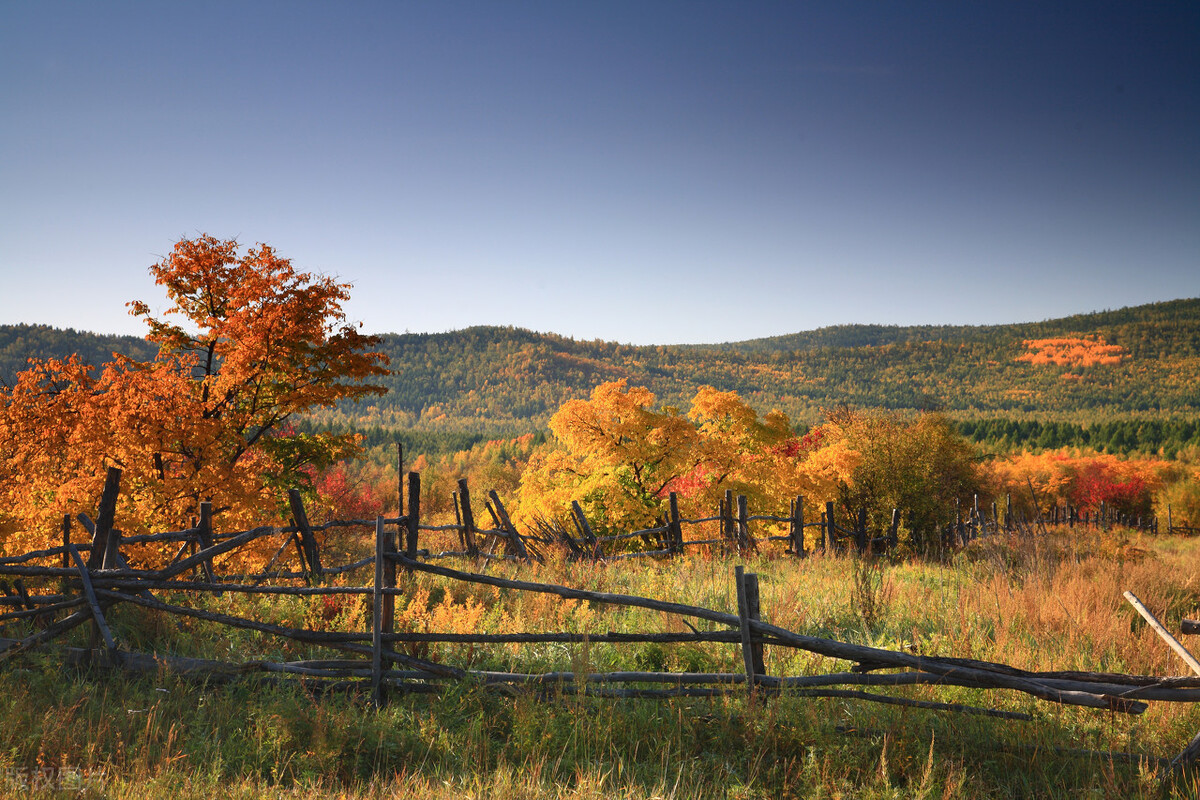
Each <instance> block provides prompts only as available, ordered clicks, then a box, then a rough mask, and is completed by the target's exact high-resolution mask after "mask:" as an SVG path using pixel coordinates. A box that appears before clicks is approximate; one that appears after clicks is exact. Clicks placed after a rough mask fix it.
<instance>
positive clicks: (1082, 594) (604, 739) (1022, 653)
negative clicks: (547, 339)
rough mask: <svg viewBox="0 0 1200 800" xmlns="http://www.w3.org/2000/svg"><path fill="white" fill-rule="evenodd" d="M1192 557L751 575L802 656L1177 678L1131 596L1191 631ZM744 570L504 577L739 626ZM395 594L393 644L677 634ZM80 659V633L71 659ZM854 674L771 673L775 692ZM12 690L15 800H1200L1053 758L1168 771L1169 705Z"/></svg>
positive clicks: (1081, 546)
mask: <svg viewBox="0 0 1200 800" xmlns="http://www.w3.org/2000/svg"><path fill="white" fill-rule="evenodd" d="M1198 545H1200V542H1193V541H1188V540H1163V541H1155V540H1152V539H1149V538H1145V537H1141V538H1137V537H1133V538H1131V537H1121V536H1117V535H1114V536H1109V537H1104V538H1100V537H1090V536H1089V537H1088V538H1086V539H1075V540H1068V539H1065V538H1059V537H1052V538H1050V539H1045V540H1039V541H1038V542H1035V543H1029V542H1026V543H1018V544H1016V545H1010V544H1008V543H1004V542H1001V541H999V540H995V541H989V542H979V543H976V544H975V545H973V546H972V547H971V548H970V549H968V550H967V551H964V552H962V553H959V554H957V555H956V556H954V558H953V559H951V560H949V561H947V562H944V563H940V562H920V561H902V562H898V563H889V562H880V563H879V564H878V565H876V566H872V567H866V568H864V567H863V566H862V565H860V564H858V563H857V562H856V561H855V560H854V559H852V558H812V559H808V560H806V561H795V560H792V559H788V558H782V557H774V558H769V557H761V558H755V559H750V560H748V561H747V562H746V567H747V569H749V570H752V571H757V572H758V573H759V575H760V581H761V585H762V606H763V615H764V617H765V618H766V619H767V620H768V621H770V622H773V623H775V624H779V625H782V626H784V627H788V628H792V629H794V630H797V631H800V632H803V633H808V634H814V635H822V636H830V637H837V638H839V639H844V640H847V641H852V642H858V643H863V644H872V645H877V646H881V647H889V648H905V649H909V650H916V651H919V652H925V653H929V654H931V655H934V654H936V655H941V656H968V657H975V658H984V659H989V660H994V661H1002V662H1005V663H1012V664H1014V665H1015V666H1021V667H1026V668H1035V669H1097V670H1100V669H1103V670H1113V671H1123V672H1147V673H1156V674H1179V673H1180V672H1182V670H1183V666H1182V664H1181V662H1179V661H1178V660H1177V659H1176V657H1175V656H1174V655H1173V654H1172V653H1171V652H1170V651H1169V650H1168V649H1167V647H1166V646H1165V645H1164V644H1162V643H1161V642H1160V641H1159V640H1158V639H1157V637H1155V636H1154V634H1153V633H1152V632H1150V631H1149V630H1148V629H1147V628H1146V627H1145V626H1144V625H1142V624H1140V622H1139V619H1138V618H1137V616H1136V613H1135V612H1133V610H1132V609H1131V608H1129V607H1128V606H1126V605H1125V604H1124V601H1123V600H1122V599H1121V597H1120V589H1121V588H1129V589H1132V590H1133V591H1135V592H1136V593H1137V594H1139V596H1140V597H1141V598H1142V599H1143V601H1145V602H1146V603H1147V605H1148V606H1150V607H1151V608H1152V609H1153V610H1155V611H1156V612H1158V613H1159V614H1160V616H1161V618H1162V619H1163V621H1164V623H1166V624H1167V626H1168V627H1169V628H1171V629H1173V630H1178V621H1179V618H1180V617H1183V616H1189V617H1195V616H1200V614H1198V613H1197V609H1198V608H1200V585H1198V584H1197V578H1196V577H1195V576H1196V575H1197V573H1198V570H1197V569H1196V562H1197V558H1198V556H1200V547H1198ZM733 566H734V562H732V561H728V560H723V559H720V558H708V557H702V556H696V557H690V558H686V559H679V560H675V561H671V562H664V563H654V564H645V565H642V566H640V567H635V566H633V565H630V564H623V565H620V566H595V565H590V564H565V563H558V564H551V565H546V566H543V567H534V568H531V567H525V566H510V567H505V568H502V569H500V570H499V571H501V572H505V573H508V572H511V573H512V574H514V575H520V576H521V577H525V578H529V579H533V580H545V581H548V582H556V583H564V584H568V585H573V586H580V587H584V588H595V589H602V590H604V591H612V592H622V593H630V594H643V595H647V596H652V597H660V598H664V599H671V600H677V601H680V602H686V603H693V604H696V605H704V606H709V607H712V608H717V609H725V610H732V609H733V608H735V603H734V599H733V580H732V572H733ZM403 580H407V581H409V583H408V584H407V585H408V588H410V589H411V590H412V594H411V596H412V597H416V598H418V600H419V602H416V603H413V604H410V606H411V607H408V606H404V604H398V622H399V624H400V625H401V626H408V627H410V628H412V629H422V628H421V626H423V625H429V624H431V623H432V622H434V621H441V622H443V623H444V622H445V621H446V620H454V619H456V616H455V615H456V614H457V615H459V617H461V619H462V620H465V622H464V623H463V624H464V625H466V624H468V623H469V624H470V625H471V626H474V627H478V628H479V629H481V630H489V631H515V630H581V631H592V632H600V631H607V630H638V629H641V630H644V629H648V628H649V629H655V630H686V628H685V627H684V626H683V625H682V623H681V622H679V621H678V619H676V618H669V617H667V616H665V615H662V614H659V613H657V612H649V611H644V610H635V609H614V608H607V607H592V606H589V605H588V604H585V603H563V602H562V601H559V600H557V599H554V598H549V597H546V596H540V595H531V594H522V595H519V596H518V595H516V594H515V593H512V592H504V591H499V590H495V589H492V588H489V587H482V586H462V585H457V586H450V585H447V584H445V583H444V582H442V581H441V580H440V579H432V578H429V577H427V576H415V577H411V578H404V579H403ZM194 602H197V603H199V604H203V605H204V606H205V607H207V608H211V609H213V610H220V611H224V612H227V613H238V614H252V615H255V616H257V617H259V618H261V619H264V620H268V621H281V622H287V623H288V624H306V625H310V626H312V625H321V624H327V625H331V626H333V625H338V626H344V625H346V624H351V625H354V624H362V623H364V622H365V619H366V616H365V613H366V611H368V610H369V607H368V605H367V604H366V602H365V601H351V602H348V603H346V604H344V605H342V606H338V607H337V608H332V609H331V608H328V607H323V606H319V605H317V603H318V602H319V601H312V602H310V601H307V600H304V601H301V600H296V599H292V598H289V599H278V598H275V599H268V598H265V597H262V596H251V597H245V596H232V595H225V596H223V597H220V598H204V599H202V600H195V601H194ZM864 604H865V605H867V606H870V611H869V613H864ZM471 609H474V611H471ZM439 614H440V615H441V616H439ZM110 621H111V623H112V626H113V629H114V633H115V635H116V636H117V638H118V640H119V641H121V642H122V643H126V644H127V646H129V647H130V648H131V649H134V648H136V649H141V650H143V651H145V650H157V651H158V652H170V653H172V654H177V655H192V656H200V657H207V658H223V659H226V660H237V661H240V660H250V659H255V658H289V659H294V658H304V657H308V656H310V655H317V654H318V653H321V652H328V651H318V650H315V649H311V648H307V647H301V646H295V645H288V644H280V643H279V642H276V641H273V640H266V639H264V638H263V637H260V636H258V635H257V634H250V633H246V632H237V631H235V632H229V631H228V630H227V629H219V628H217V627H216V626H213V625H211V624H208V623H202V622H195V621H190V620H188V621H183V622H182V623H180V622H179V621H177V620H174V619H163V618H161V617H159V616H158V615H155V614H152V613H149V612H146V611H144V610H139V609H134V608H132V607H120V608H117V609H114V610H113V612H112V615H111V620H110ZM10 635H11V634H10ZM84 642H86V631H82V630H81V631H80V632H79V633H78V635H77V637H76V639H75V643H76V644H81V643H84ZM1185 643H1186V642H1185ZM428 655H430V656H432V657H435V658H438V659H441V660H444V661H447V662H450V663H455V664H458V665H460V666H472V667H475V668H482V667H487V668H498V669H512V670H521V671H525V670H535V671H536V670H543V669H561V670H577V671H578V670H591V671H606V670H609V669H669V670H705V671H709V670H712V671H717V670H729V671H738V670H740V665H741V657H740V653H739V651H738V649H737V648H736V647H734V646H731V645H671V646H664V645H603V644H595V643H593V644H590V645H588V646H587V647H586V650H585V648H584V647H583V646H582V645H578V646H563V645H520V646H517V645H496V646H492V647H476V648H473V649H471V650H470V651H467V650H465V649H463V648H453V647H450V646H442V645H437V646H433V647H431V648H430V649H429V651H428ZM845 667H846V665H845V663H844V662H843V663H840V664H839V663H838V662H833V661H830V660H827V659H823V658H819V657H817V656H813V655H811V654H808V653H802V652H796V651H789V650H784V649H782V648H771V647H768V648H767V669H768V671H769V672H770V673H772V674H803V673H810V674H815V673H821V672H832V671H839V670H841V669H844V668H845ZM2 674H3V676H4V677H3V680H4V688H5V691H4V692H0V796H8V795H17V794H20V792H19V790H18V784H17V782H18V780H19V779H20V778H21V777H22V776H25V777H28V776H30V775H35V774H41V775H43V776H48V777H46V778H45V779H44V780H43V781H42V784H41V786H40V788H38V789H37V791H34V792H32V793H31V794H30V795H29V796H35V797H37V796H44V797H59V796H61V797H66V796H70V797H89V796H91V797H119V798H150V797H182V798H191V797H197V798H199V797H212V796H229V797H247V798H250V797H302V798H316V797H348V798H360V797H361V798H373V797H381V798H382V797H410V796H411V797H432V798H443V797H445V798H450V797H463V796H466V797H480V798H482V797H495V798H526V797H529V798H535V797H536V798H542V797H553V798H557V797H563V798H568V797H569V798H593V797H595V798H601V797H605V798H607V797H629V798H647V799H648V798H709V797H735V798H741V797H755V798H757V797H763V798H767V797H772V798H774V797H802V798H809V797H811V798H818V797H821V798H824V797H855V798H860V797H861V798H909V797H929V798H943V797H945V798H959V797H963V798H967V797H969V798H1010V797H1097V798H1110V797H1111V798H1118V797H1120V798H1126V797H1133V798H1158V797H1180V798H1182V797H1194V796H1195V795H1196V793H1197V790H1198V789H1200V783H1197V781H1196V778H1195V777H1194V776H1192V777H1185V778H1183V779H1182V780H1177V781H1175V782H1174V783H1173V784H1171V785H1170V786H1169V787H1168V788H1167V789H1166V790H1163V791H1160V788H1159V787H1160V781H1161V779H1162V777H1163V776H1162V775H1161V773H1159V772H1158V771H1157V770H1156V769H1154V768H1151V767H1139V766H1138V765H1136V764H1126V763H1120V762H1116V763H1113V762H1110V761H1108V760H1106V759H1100V758H1095V757H1090V758H1085V757H1075V756H1069V755H1065V754H1063V753H1060V752H1058V750H1059V749H1062V748H1077V749H1089V750H1103V751H1122V752H1136V753H1145V754H1152V755H1156V756H1167V757H1173V756H1174V755H1175V754H1176V753H1177V752H1178V751H1179V750H1180V749H1182V747H1183V746H1184V745H1185V744H1186V743H1187V742H1188V741H1189V740H1190V739H1191V737H1192V736H1193V735H1194V734H1195V733H1196V732H1197V731H1198V730H1200V711H1198V710H1197V709H1195V708H1193V707H1191V706H1187V705H1167V704H1161V703H1160V704H1154V705H1152V707H1151V709H1150V710H1149V711H1147V712H1146V713H1145V714H1144V715H1142V716H1140V717H1131V716H1125V715H1115V714H1108V713H1105V712H1097V711H1093V710H1088V709H1077V708H1067V707H1059V706H1055V705H1052V704H1048V703H1043V702H1040V701H1036V700H1033V699H1031V698H1029V697H1027V696H1024V695H1019V694H1015V693H1006V692H999V691H979V690H968V689H955V688H934V687H911V688H905V689H894V690H880V691H884V692H892V693H895V694H898V695H903V696H906V697H914V698H918V699H929V700H941V701H946V702H956V703H965V704H970V705H979V706H989V707H995V708H1001V709H1006V710H1014V711H1025V712H1028V713H1032V714H1033V715H1034V720H1033V721H1032V722H1010V721H1001V720H994V719H989V718H981V717H970V716H964V715H958V714H948V713H944V712H931V711H925V710H918V709H910V708H898V707H892V706H882V705H877V704H868V703H863V702H860V701H852V700H835V699H805V698H797V697H783V698H772V699H770V700H767V701H763V700H761V699H760V700H757V701H751V700H749V699H748V698H747V697H746V696H744V695H742V694H740V693H739V694H737V695H735V696H731V697H727V698H721V699H716V700H695V699H677V700H672V701H649V700H637V701H634V700H602V699H598V698H585V697H584V698H581V697H574V696H551V697H546V698H539V697H536V696H533V695H526V694H519V695H517V696H505V695H498V694H494V693H487V692H483V691H481V690H479V689H475V688H471V687H467V686H457V687H450V688H448V689H447V690H446V691H445V692H444V693H442V694H441V695H436V696H434V695H417V694H411V695H394V696H393V698H392V701H391V702H390V704H389V705H388V706H387V707H386V708H384V709H383V710H380V711H375V710H373V709H372V708H371V707H370V704H369V702H368V698H367V696H366V695H365V694H364V693H339V694H328V695H325V696H322V697H314V696H311V695H310V694H308V693H306V692H305V691H304V690H303V689H299V688H294V687H280V686H269V685H264V684H262V683H256V682H254V681H252V680H247V681H243V682H240V683H235V684H205V683H203V682H197V681H196V680H194V679H184V678H181V677H180V676H177V675H174V674H172V673H170V672H168V671H166V670H165V669H164V670H162V671H160V672H159V674H158V675H155V676H145V677H131V676H128V675H125V674H121V673H113V672H106V671H103V670H99V669H93V670H85V669H80V668H64V667H63V666H62V664H61V659H60V658H59V657H57V656H56V654H55V653H54V651H53V650H51V649H49V648H47V649H46V650H44V651H40V652H35V653H32V654H30V655H28V656H25V657H22V658H20V659H16V660H14V661H11V662H8V663H6V664H5V665H4V667H3V673H2ZM37 770H43V772H41V773H37ZM79 776H85V777H84V778H80V777H79ZM60 779H61V780H60ZM56 781H58V782H59V783H60V784H61V787H62V788H61V789H56V788H55V783H56ZM72 781H74V782H73V783H72Z"/></svg>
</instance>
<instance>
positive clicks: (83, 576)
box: [67, 525, 117, 660]
mask: <svg viewBox="0 0 1200 800" xmlns="http://www.w3.org/2000/svg"><path fill="white" fill-rule="evenodd" d="M97 527H99V525H97ZM67 549H68V550H69V551H70V552H71V558H72V560H74V562H75V566H76V567H77V568H78V569H79V579H80V581H82V583H83V593H84V596H85V597H86V598H87V603H88V609H89V610H90V611H91V614H92V619H93V620H94V621H95V623H96V630H97V631H99V633H100V635H101V636H102V637H103V638H104V646H105V648H106V649H107V651H108V656H109V659H110V660H115V659H116V653H117V645H116V642H114V641H113V636H112V632H111V631H110V630H109V629H108V621H107V620H105V619H104V612H103V611H102V610H101V609H100V601H99V599H98V598H97V597H96V592H95V590H94V589H93V588H92V580H91V577H90V576H89V575H88V567H87V564H86V563H85V562H84V560H83V556H81V555H79V551H78V550H76V549H75V547H74V546H73V545H70V544H68V545H67Z"/></svg>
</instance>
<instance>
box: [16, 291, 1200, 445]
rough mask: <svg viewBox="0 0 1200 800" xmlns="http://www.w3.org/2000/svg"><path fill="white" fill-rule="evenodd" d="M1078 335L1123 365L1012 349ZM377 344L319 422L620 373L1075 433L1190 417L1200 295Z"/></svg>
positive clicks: (481, 405) (450, 416)
mask: <svg viewBox="0 0 1200 800" xmlns="http://www.w3.org/2000/svg"><path fill="white" fill-rule="evenodd" d="M23 327H24V329H25V330H28V326H23ZM38 330H42V329H38ZM12 331H13V329H12V328H0V342H10V341H12V340H13V339H14V338H15V336H14V334H13V332H12ZM50 332H51V329H44V331H43V334H42V335H43V336H45V337H49V334H50ZM58 335H65V332H58ZM79 336H82V337H84V338H85V339H86V337H88V336H90V335H79ZM101 338H103V337H91V340H93V341H94V340H96V339H101ZM1072 338H1078V339H1089V340H1093V341H1103V342H1104V343H1105V344H1106V345H1107V346H1112V347H1119V348H1120V352H1121V353H1122V354H1123V355H1122V357H1121V358H1120V359H1119V360H1118V361H1117V363H1094V364H1090V365H1071V364H1061V365H1057V364H1045V363H1031V362H1030V361H1028V360H1024V361H1022V360H1021V357H1022V356H1023V355H1024V354H1026V353H1028V352H1029V350H1028V345H1027V344H1026V343H1027V342H1029V341H1038V340H1048V339H1072ZM27 339H28V336H27ZM134 341H135V342H136V341H137V340H134ZM10 349H11V348H10ZM380 349H381V350H382V351H383V352H384V353H386V354H387V355H388V357H389V358H390V361H391V367H392V370H393V374H392V375H391V376H390V377H387V378H385V379H383V380H382V381H381V382H382V383H383V384H384V385H385V386H386V388H387V389H388V393H387V394H386V395H385V396H383V397H380V398H378V399H376V400H373V401H372V402H371V403H370V404H369V405H360V406H354V405H348V404H343V405H342V406H341V407H339V408H337V409H333V410H327V411H320V412H317V414H316V415H315V417H314V418H313V420H312V421H313V422H314V423H317V424H319V425H321V426H330V427H334V428H344V427H346V426H349V425H353V426H355V427H358V428H359V429H370V428H378V429H381V430H422V431H428V432H453V433H463V434H475V435H482V434H487V435H489V436H491V435H500V434H503V435H518V434H522V433H528V432H532V431H536V430H544V429H545V427H546V425H547V423H548V422H549V419H550V416H551V415H552V414H553V413H554V412H555V411H557V410H558V408H559V407H560V406H562V405H563V403H565V402H567V401H568V400H572V399H580V398H584V397H587V396H588V395H589V394H590V392H591V390H592V389H593V388H594V387H596V386H597V385H599V384H601V383H605V382H607V381H613V380H621V379H625V380H627V381H628V383H629V385H631V386H644V387H646V388H647V389H649V390H650V391H651V392H653V393H654V394H655V395H656V396H657V397H658V398H659V401H660V402H662V403H665V404H667V405H675V406H679V407H683V406H685V405H686V404H687V402H688V401H689V400H690V398H692V397H693V396H694V395H695V393H696V392H697V391H698V390H699V388H700V387H702V386H712V387H715V388H717V389H719V390H721V391H737V392H738V393H739V395H740V396H741V397H742V398H744V399H745V400H746V402H747V403H748V404H749V405H750V406H751V407H753V408H754V409H755V410H756V411H758V412H759V413H766V412H768V411H770V410H771V409H773V408H778V409H779V410H781V411H783V412H785V413H786V414H787V415H788V416H789V417H790V419H791V420H792V421H793V423H796V424H798V425H800V426H807V425H812V424H815V423H816V422H817V421H819V420H820V419H821V417H822V415H821V410H822V409H827V408H834V407H836V406H838V405H841V404H847V405H850V406H854V407H859V408H883V409H896V410H903V409H939V410H941V411H943V412H945V413H946V414H947V415H948V416H950V417H951V418H953V419H959V420H1001V421H1008V420H1013V421H1028V420H1040V421H1043V422H1053V423H1069V424H1071V425H1075V426H1077V427H1079V428H1081V429H1082V428H1092V427H1093V426H1094V425H1095V424H1096V423H1100V422H1111V421H1114V420H1121V421H1124V422H1127V423H1129V422H1131V421H1132V422H1131V424H1138V425H1140V424H1141V422H1139V420H1142V421H1144V420H1158V421H1160V422H1161V421H1164V420H1169V419H1174V418H1180V417H1185V418H1186V417H1189V416H1192V417H1194V416H1195V415H1197V414H1198V413H1200V299H1191V300H1176V301H1171V302H1166V303H1155V304H1151V305H1145V306H1138V307H1135V308H1125V309H1120V310H1117V311H1104V312H1099V313H1096V314H1088V315H1078V316H1074V317H1068V318H1064V319H1060V320H1049V321H1045V322H1037V323H1020V324H1014V325H991V326H977V327H971V326H960V327H953V326H914V327H888V326H870V325H856V326H842V327H836V328H825V329H821V330H818V331H810V332H806V333H798V334H792V335H789V336H782V337H774V338H771V339H758V340H754V341H750V342H739V343H733V344H726V345H695V346H678V345H675V346H633V345H625V344H618V343H615V342H603V341H598V340H597V341H578V340H575V339H571V338H568V337H564V336H559V335H556V334H542V333H535V332H532V331H528V330H523V329H520V328H512V327H474V328H467V329H464V330H459V331H452V332H449V333H440V334H391V335H386V336H384V337H383V342H382V345H381V347H380ZM6 352H8V351H6ZM10 358H12V356H11V355H10ZM101 360H107V353H106V354H105V355H104V358H103V359H101ZM997 424H999V423H997ZM1036 435H1037V436H1038V437H1041V436H1042V432H1041V431H1039V432H1038V433H1037V434H1036ZM1010 436H1011V433H1010V432H1007V431H1006V432H1005V433H1002V434H1000V435H999V438H1008V437H1010ZM1164 436H1166V438H1167V439H1168V440H1170V442H1173V444H1170V445H1169V446H1174V447H1178V446H1181V445H1186V444H1188V443H1189V442H1190V439H1188V438H1185V439H1180V438H1179V437H1178V436H1176V435H1175V433H1174V432H1172V433H1171V434H1170V435H1166V434H1164ZM992 437H993V434H992V433H990V432H989V433H987V434H985V438H987V439H988V440H992ZM1058 438H1059V437H1056V441H1057V440H1058ZM1073 438H1078V437H1073ZM1120 438H1121V437H1109V436H1106V437H1104V439H1105V440H1106V441H1107V440H1110V439H1111V440H1113V441H1119V440H1120ZM1124 438H1125V439H1129V438H1130V436H1126V437H1124ZM1064 443H1065V442H1064ZM1139 446H1140V444H1139Z"/></svg>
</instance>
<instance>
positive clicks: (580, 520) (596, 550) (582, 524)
mask: <svg viewBox="0 0 1200 800" xmlns="http://www.w3.org/2000/svg"><path fill="white" fill-rule="evenodd" d="M571 513H572V515H573V516H574V517H575V524H576V525H578V526H579V533H580V535H582V536H583V540H584V541H585V542H587V545H588V548H589V549H590V550H591V551H592V558H594V559H595V558H600V557H601V556H602V555H604V553H603V552H601V550H600V543H599V542H597V541H596V534H594V533H592V526H591V525H589V524H588V521H587V516H586V515H585V514H584V513H583V508H582V507H581V506H580V505H579V501H578V500H572V501H571Z"/></svg>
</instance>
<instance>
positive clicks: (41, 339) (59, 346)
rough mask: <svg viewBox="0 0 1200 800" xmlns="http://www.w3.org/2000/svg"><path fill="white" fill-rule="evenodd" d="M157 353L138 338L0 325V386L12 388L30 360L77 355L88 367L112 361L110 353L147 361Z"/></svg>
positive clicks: (60, 329) (71, 330) (154, 348)
mask: <svg viewBox="0 0 1200 800" xmlns="http://www.w3.org/2000/svg"><path fill="white" fill-rule="evenodd" d="M157 349H158V348H157V346H155V345H152V344H150V343H149V342H147V341H145V340H144V339H142V338H141V337H140V336H107V335H103V334H95V333H87V332H85V331H77V330H74V329H73V328H67V329H65V330H64V329H62V328H51V327H50V326H49V325H0V383H8V384H11V383H12V382H13V380H14V379H15V378H16V375H17V373H18V372H20V371H21V370H23V369H25V367H26V364H27V362H28V360H29V359H31V358H40V359H48V358H67V357H68V356H71V355H74V354H78V355H79V358H80V360H81V361H84V362H86V363H88V364H103V363H105V362H106V361H111V360H112V356H113V353H121V354H123V355H127V356H131V357H133V358H137V359H148V358H152V357H153V356H154V353H155V351H156V350H157Z"/></svg>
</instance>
